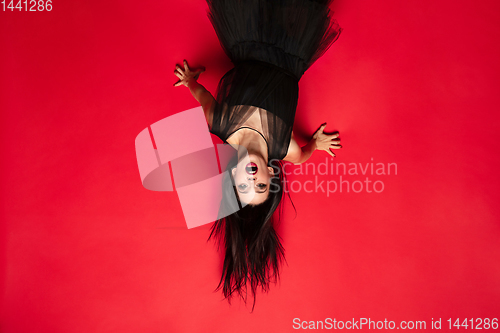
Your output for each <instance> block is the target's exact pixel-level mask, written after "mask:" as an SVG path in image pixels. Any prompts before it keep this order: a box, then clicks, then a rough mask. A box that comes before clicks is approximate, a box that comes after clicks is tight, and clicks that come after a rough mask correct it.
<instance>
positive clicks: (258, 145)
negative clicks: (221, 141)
mask: <svg viewBox="0 0 500 333" xmlns="http://www.w3.org/2000/svg"><path fill="white" fill-rule="evenodd" d="M238 132H239V133H235V134H238V135H235V136H233V138H231V139H233V140H231V141H232V142H229V143H232V144H236V145H238V146H242V147H245V148H246V150H247V152H248V154H252V155H260V156H262V158H263V159H264V161H266V163H267V162H268V161H267V158H268V152H267V143H266V141H265V140H264V138H263V137H262V136H261V135H260V134H259V133H257V132H256V131H254V130H251V129H246V128H244V129H241V130H239V131H238ZM240 153H244V152H243V151H242V150H241V151H240V149H238V155H239V154H240Z"/></svg>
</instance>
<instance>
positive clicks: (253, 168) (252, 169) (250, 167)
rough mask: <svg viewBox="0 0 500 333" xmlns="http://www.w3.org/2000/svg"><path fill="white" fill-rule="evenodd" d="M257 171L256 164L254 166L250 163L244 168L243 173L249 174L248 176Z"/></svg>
mask: <svg viewBox="0 0 500 333" xmlns="http://www.w3.org/2000/svg"><path fill="white" fill-rule="evenodd" d="M258 170H259V168H258V167H257V164H255V163H254V162H250V163H248V164H247V165H246V167H245V171H246V172H247V173H248V174H249V175H254V174H256V173H257V171H258Z"/></svg>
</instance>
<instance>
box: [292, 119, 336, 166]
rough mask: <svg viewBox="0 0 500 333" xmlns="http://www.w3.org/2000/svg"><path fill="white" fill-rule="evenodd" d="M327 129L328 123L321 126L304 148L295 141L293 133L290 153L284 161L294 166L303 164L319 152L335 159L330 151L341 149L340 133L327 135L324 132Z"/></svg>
mask: <svg viewBox="0 0 500 333" xmlns="http://www.w3.org/2000/svg"><path fill="white" fill-rule="evenodd" d="M325 127H326V123H324V124H323V125H321V127H320V128H319V129H318V130H317V131H316V133H314V135H313V137H312V139H311V140H310V141H309V142H308V143H307V144H306V145H305V146H303V147H300V146H299V145H298V143H297V141H295V138H294V134H293V132H292V139H291V140H290V145H289V146H288V153H287V155H286V156H285V158H284V159H283V160H285V161H289V162H292V163H293V164H302V163H304V162H305V161H307V160H308V159H309V157H311V155H312V153H313V152H314V151H315V150H316V149H318V150H324V151H326V152H327V153H329V154H330V155H332V156H333V157H335V154H334V153H333V152H332V151H331V150H330V149H340V148H342V146H341V145H340V139H339V133H338V132H337V133H334V134H325V133H324V132H323V130H324V129H325Z"/></svg>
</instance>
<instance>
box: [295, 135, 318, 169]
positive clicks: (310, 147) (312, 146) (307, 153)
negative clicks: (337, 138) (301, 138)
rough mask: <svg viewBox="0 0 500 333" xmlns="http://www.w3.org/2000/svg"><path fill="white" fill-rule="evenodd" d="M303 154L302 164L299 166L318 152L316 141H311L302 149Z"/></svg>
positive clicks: (301, 156)
mask: <svg viewBox="0 0 500 333" xmlns="http://www.w3.org/2000/svg"><path fill="white" fill-rule="evenodd" d="M300 150H302V154H301V155H300V162H299V163H298V164H301V163H304V162H305V161H307V160H308V159H309V157H311V155H312V153H313V152H314V151H315V150H316V140H315V139H311V140H310V141H309V143H308V144H306V145H305V146H303V147H301V148H300Z"/></svg>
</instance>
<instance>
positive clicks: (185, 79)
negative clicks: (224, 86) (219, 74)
mask: <svg viewBox="0 0 500 333" xmlns="http://www.w3.org/2000/svg"><path fill="white" fill-rule="evenodd" d="M204 71H205V68H201V69H198V70H193V71H192V70H191V69H190V68H189V66H188V63H187V61H186V60H184V70H183V69H182V68H181V67H180V66H179V65H177V66H176V67H175V71H174V74H175V75H176V76H177V77H178V78H179V81H177V82H176V83H174V87H177V86H180V85H181V84H182V85H185V86H186V87H187V86H188V83H189V80H191V79H194V80H195V81H196V80H198V77H199V76H200V74H201V73H203V72H204Z"/></svg>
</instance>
